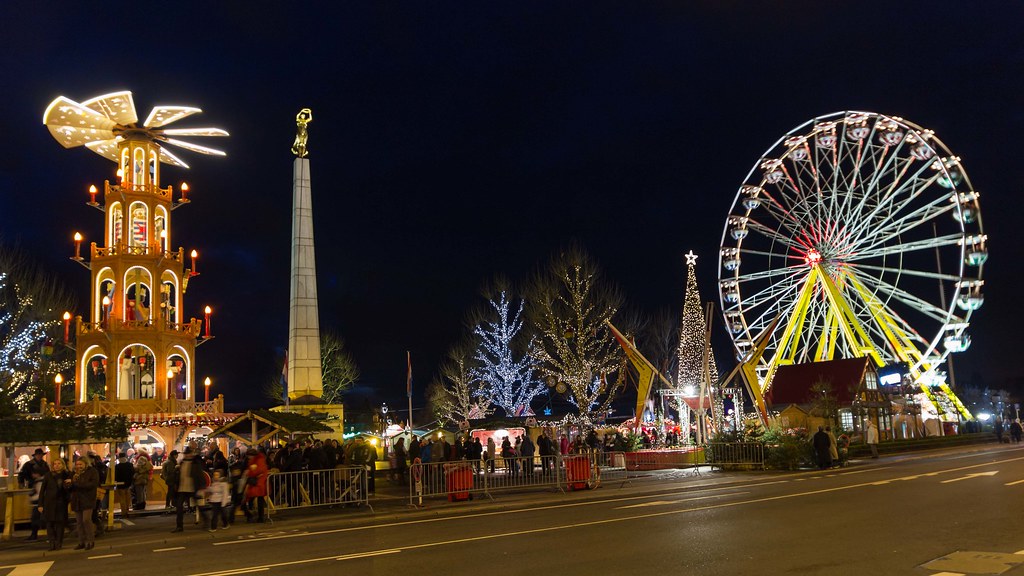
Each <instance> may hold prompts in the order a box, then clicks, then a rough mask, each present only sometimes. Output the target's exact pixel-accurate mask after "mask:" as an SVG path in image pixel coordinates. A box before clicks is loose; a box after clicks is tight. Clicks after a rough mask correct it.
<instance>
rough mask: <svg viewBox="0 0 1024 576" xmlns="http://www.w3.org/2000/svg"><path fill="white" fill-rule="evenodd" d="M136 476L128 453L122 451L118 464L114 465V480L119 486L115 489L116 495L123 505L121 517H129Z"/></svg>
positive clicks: (119, 502)
mask: <svg viewBox="0 0 1024 576" xmlns="http://www.w3.org/2000/svg"><path fill="white" fill-rule="evenodd" d="M134 478H135V467H134V466H132V463H131V462H129V461H128V455H127V454H125V453H124V452H121V453H120V454H118V455H117V464H115V465H114V482H115V483H116V484H117V487H116V488H115V489H114V496H115V497H116V498H117V502H118V504H120V505H121V518H122V519H126V518H128V513H129V511H130V510H131V494H132V480H133V479H134Z"/></svg>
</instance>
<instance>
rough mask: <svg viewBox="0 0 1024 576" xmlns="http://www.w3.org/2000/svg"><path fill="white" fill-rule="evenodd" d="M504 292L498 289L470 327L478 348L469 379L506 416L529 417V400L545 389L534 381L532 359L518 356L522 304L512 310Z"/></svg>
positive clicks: (511, 305)
mask: <svg viewBox="0 0 1024 576" xmlns="http://www.w3.org/2000/svg"><path fill="white" fill-rule="evenodd" d="M510 300H511V299H510V298H509V295H508V291H507V290H498V291H497V294H496V295H495V296H494V297H492V298H489V299H488V301H487V304H488V310H487V312H486V313H485V314H484V317H483V318H481V319H480V321H478V322H477V323H476V325H475V326H474V327H473V335H474V336H476V337H477V338H478V339H479V340H478V342H479V343H478V345H477V347H476V350H475V352H474V354H473V359H474V360H475V365H474V366H473V368H472V369H471V370H470V374H471V375H472V378H473V379H474V380H476V381H477V382H479V383H480V385H481V386H482V387H483V388H484V390H486V396H487V397H488V398H489V399H490V400H491V401H492V402H493V403H494V404H495V405H496V406H498V407H500V408H501V409H502V410H504V411H505V414H506V415H508V416H530V415H532V414H533V411H532V410H531V409H530V401H531V400H533V398H534V397H536V396H538V395H540V394H541V393H542V392H544V390H545V386H544V383H543V382H541V381H539V380H537V379H535V378H534V364H535V362H536V361H535V360H534V359H533V358H532V357H531V356H530V355H529V354H528V353H525V352H524V353H522V354H520V355H517V354H516V352H515V350H514V344H515V343H516V341H517V339H521V332H522V328H523V307H524V304H523V301H522V300H521V299H520V301H519V305H518V306H515V307H514V309H513V304H512V302H511V301H510Z"/></svg>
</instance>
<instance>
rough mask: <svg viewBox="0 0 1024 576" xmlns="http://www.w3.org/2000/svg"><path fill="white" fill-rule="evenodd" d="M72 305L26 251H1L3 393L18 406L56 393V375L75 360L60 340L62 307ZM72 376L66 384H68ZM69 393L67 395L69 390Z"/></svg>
mask: <svg viewBox="0 0 1024 576" xmlns="http://www.w3.org/2000/svg"><path fill="white" fill-rule="evenodd" d="M66 306H69V302H68V300H67V298H66V296H65V295H64V294H63V293H62V292H61V290H60V289H59V288H57V287H56V284H55V283H54V282H53V280H52V279H49V278H44V277H43V276H40V275H39V274H37V273H36V272H35V271H34V270H32V268H31V266H29V265H28V264H27V263H26V262H25V261H24V260H23V256H21V255H20V254H16V253H9V252H4V253H3V254H0V394H2V395H4V396H5V397H6V400H8V401H10V402H11V403H13V405H14V406H15V407H17V409H18V410H19V411H23V412H27V411H35V410H38V409H39V406H38V405H37V404H34V403H35V402H36V401H37V400H38V399H39V398H41V397H44V396H45V397H46V398H48V399H50V400H53V398H54V386H55V384H54V376H55V375H56V374H58V373H60V372H62V371H63V372H70V368H72V367H73V366H74V360H73V359H71V358H70V357H69V354H68V348H67V347H66V346H63V345H61V344H60V343H59V336H58V334H59V333H60V322H61V321H60V318H59V312H56V310H60V309H61V308H64V307H66ZM73 386H74V381H73V380H71V379H70V378H68V379H66V380H65V381H64V383H63V386H62V389H65V392H66V389H70V388H72V387H73ZM65 397H67V395H65Z"/></svg>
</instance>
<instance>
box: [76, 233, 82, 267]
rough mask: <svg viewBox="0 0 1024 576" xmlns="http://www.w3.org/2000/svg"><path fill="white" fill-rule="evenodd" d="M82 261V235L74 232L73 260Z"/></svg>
mask: <svg viewBox="0 0 1024 576" xmlns="http://www.w3.org/2000/svg"><path fill="white" fill-rule="evenodd" d="M81 259H82V234H81V233H79V232H75V260H81Z"/></svg>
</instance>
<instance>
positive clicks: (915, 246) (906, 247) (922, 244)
mask: <svg viewBox="0 0 1024 576" xmlns="http://www.w3.org/2000/svg"><path fill="white" fill-rule="evenodd" d="M962 241H963V236H961V235H960V234H949V235H946V236H939V237H938V238H927V239H925V240H916V241H914V242H906V243H903V244H893V245H890V246H880V247H872V248H868V249H865V250H858V251H857V252H856V253H855V254H854V255H853V256H850V257H849V258H847V259H846V261H847V262H858V261H861V260H866V259H869V258H877V257H879V256H889V255H891V254H903V253H906V252H914V251H916V250H928V249H932V248H941V247H942V246H957V245H959V244H960V243H961V242H962Z"/></svg>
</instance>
